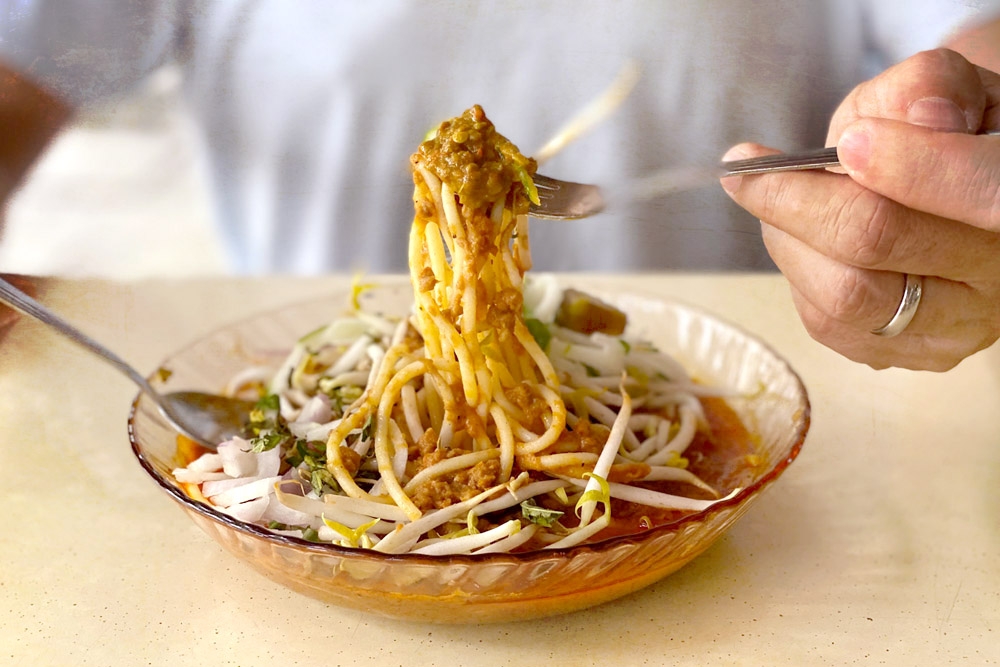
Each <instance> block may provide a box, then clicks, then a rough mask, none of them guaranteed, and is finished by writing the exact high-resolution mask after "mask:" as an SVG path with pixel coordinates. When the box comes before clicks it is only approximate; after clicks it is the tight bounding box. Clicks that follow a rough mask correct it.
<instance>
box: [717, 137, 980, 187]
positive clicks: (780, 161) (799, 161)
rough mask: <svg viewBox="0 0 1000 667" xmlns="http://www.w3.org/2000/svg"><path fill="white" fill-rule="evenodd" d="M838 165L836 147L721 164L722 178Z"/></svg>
mask: <svg viewBox="0 0 1000 667" xmlns="http://www.w3.org/2000/svg"><path fill="white" fill-rule="evenodd" d="M979 134H981V135H989V136H996V135H1000V130H987V131H985V132H980V133H979ZM839 164H840V160H839V159H838V158H837V147H836V146H830V147H829V148H819V149H816V150H811V151H800V152H796V153H779V154H778V155H765V156H763V157H751V158H747V159H745V160H732V161H730V162H722V163H721V164H720V165H719V166H720V167H721V168H722V171H723V176H736V175H737V174H766V173H768V172H771V171H795V170H798V169H823V168H824V167H835V166H837V165H839Z"/></svg>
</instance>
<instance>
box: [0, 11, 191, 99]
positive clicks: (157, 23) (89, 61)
mask: <svg viewBox="0 0 1000 667" xmlns="http://www.w3.org/2000/svg"><path fill="white" fill-rule="evenodd" d="M181 1H182V0H174V1H160V2H149V1H138V2H93V1H92V0H0V60H2V61H3V62H4V63H5V64H7V65H8V66H10V67H13V68H14V69H16V70H18V71H20V72H22V73H23V74H24V75H26V76H28V77H30V78H31V79H33V80H34V81H36V82H37V83H39V84H40V85H42V86H44V87H45V88H47V89H49V90H50V91H51V92H53V93H54V94H55V95H57V96H58V97H60V98H61V99H62V100H63V101H65V102H67V103H68V104H70V105H71V106H74V107H78V106H82V105H85V104H87V103H88V102H91V101H94V100H96V99H99V98H101V97H105V96H107V95H109V94H114V93H118V92H121V91H123V90H127V89H128V88H130V87H131V86H133V85H135V84H136V83H137V82H138V81H140V80H141V79H142V78H143V77H144V76H145V75H147V74H148V73H149V72H151V71H152V70H154V69H155V68H156V67H158V66H159V65H161V64H163V63H165V62H167V61H168V60H170V59H171V58H172V57H173V56H174V55H175V50H176V48H177V44H178V41H179V39H180V36H181V34H182V31H183V26H182V24H181V19H182V17H183V16H184V13H183V11H182V8H181V7H179V5H180V3H181Z"/></svg>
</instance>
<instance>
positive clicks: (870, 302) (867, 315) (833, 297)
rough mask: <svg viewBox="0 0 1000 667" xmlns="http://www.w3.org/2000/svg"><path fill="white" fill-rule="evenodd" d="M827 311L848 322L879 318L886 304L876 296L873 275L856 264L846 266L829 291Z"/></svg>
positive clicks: (830, 314) (840, 320) (837, 319)
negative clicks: (855, 265)
mask: <svg viewBox="0 0 1000 667" xmlns="http://www.w3.org/2000/svg"><path fill="white" fill-rule="evenodd" d="M827 295H828V296H827V298H828V301H827V304H826V308H825V311H826V313H827V314H828V315H829V317H830V318H831V319H833V320H834V321H837V322H846V323H855V322H862V323H866V324H867V323H869V322H872V321H876V320H878V317H879V314H880V313H882V312H883V311H884V310H885V304H884V303H882V300H881V299H879V298H877V297H876V293H875V290H874V289H873V285H872V279H871V275H870V274H869V273H868V272H867V271H865V270H863V269H859V268H857V267H854V266H849V267H846V268H845V269H844V270H843V271H841V272H840V273H839V275H838V276H837V277H836V279H835V282H834V283H833V284H832V285H831V286H830V289H829V291H828V292H827Z"/></svg>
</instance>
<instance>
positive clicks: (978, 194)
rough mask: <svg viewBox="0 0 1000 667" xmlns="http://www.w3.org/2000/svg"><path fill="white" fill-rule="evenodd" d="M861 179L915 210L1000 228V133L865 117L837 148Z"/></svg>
mask: <svg viewBox="0 0 1000 667" xmlns="http://www.w3.org/2000/svg"><path fill="white" fill-rule="evenodd" d="M837 153H838V156H839V158H840V163H841V165H842V166H843V167H844V169H845V170H846V171H847V174H848V175H849V176H850V177H851V178H852V179H853V180H854V181H856V182H857V183H859V184H860V185H862V186H864V187H865V188H868V189H869V190H872V191H873V192H876V193H878V194H880V195H883V196H884V197H887V198H888V199H890V200H892V201H895V202H898V203H899V204H902V205H903V206H906V207H908V208H910V209H914V210H916V211H923V212H926V213H930V214H933V215H937V216H940V217H942V218H945V219H950V220H958V221H960V222H963V223H966V224H969V225H972V226H975V227H979V228H980V229H984V230H987V231H990V232H1000V137H992V136H977V135H969V134H958V133H953V132H935V131H933V130H929V129H927V128H922V127H917V126H914V125H910V124H908V123H900V122H897V121H889V120H879V119H874V118H868V119H862V120H859V121H857V122H855V123H854V124H853V125H851V126H849V127H848V128H847V129H846V130H845V132H844V135H843V136H842V137H841V140H840V142H839V144H838V147H837Z"/></svg>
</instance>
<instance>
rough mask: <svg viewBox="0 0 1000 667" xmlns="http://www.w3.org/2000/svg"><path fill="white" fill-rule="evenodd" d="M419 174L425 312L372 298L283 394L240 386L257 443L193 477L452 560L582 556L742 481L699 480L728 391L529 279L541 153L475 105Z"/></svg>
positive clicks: (316, 528)
mask: <svg viewBox="0 0 1000 667" xmlns="http://www.w3.org/2000/svg"><path fill="white" fill-rule="evenodd" d="M411 163H412V171H413V179H414V220H413V225H412V227H411V229H410V239H409V266H410V281H411V285H412V289H413V297H414V304H413V310H412V313H411V315H410V316H409V317H407V318H404V319H402V320H398V321H393V320H391V319H389V318H386V317H383V316H379V315H374V314H371V313H366V312H364V311H363V309H361V308H360V307H359V306H356V307H355V309H354V312H353V313H352V314H351V315H349V316H345V317H343V318H338V319H337V320H335V321H334V322H333V323H331V324H330V325H329V326H327V327H325V328H323V329H321V330H319V331H317V332H313V333H312V334H310V335H308V336H306V337H305V338H303V339H302V340H300V341H299V344H298V345H296V348H295V350H293V352H292V353H291V355H290V356H289V357H288V359H287V360H286V362H285V364H284V365H283V366H282V368H281V369H280V370H279V372H278V373H277V374H276V375H274V376H273V377H272V378H270V380H269V381H268V382H267V384H266V385H265V384H264V382H265V378H264V377H260V376H257V375H255V372H254V371H253V370H252V369H251V370H249V371H248V372H247V373H246V374H243V375H241V377H239V378H236V379H234V381H233V382H232V383H231V384H232V390H233V392H234V393H236V392H241V391H243V392H245V391H247V390H250V391H258V392H259V393H261V394H263V395H264V398H263V399H261V402H260V403H259V404H258V409H257V410H255V414H254V415H253V420H252V424H253V429H254V434H253V437H251V438H249V439H247V440H243V439H239V438H238V439H235V440H234V441H232V442H229V443H223V445H221V446H220V448H219V452H218V454H205V455H204V456H202V457H201V458H200V459H197V460H195V461H194V462H192V463H190V464H189V465H188V466H187V467H185V468H182V469H179V470H177V471H175V476H177V478H178V480H179V481H181V482H184V483H187V484H188V485H189V487H190V491H191V492H192V493H197V494H198V495H200V496H201V497H204V498H205V499H207V500H208V501H209V502H211V503H212V504H215V505H217V506H219V507H221V508H222V511H224V512H227V513H229V514H231V515H233V516H236V517H237V518H241V519H243V520H248V521H253V522H256V523H259V524H263V525H267V526H268V527H270V528H271V529H272V530H276V531H278V532H282V533H285V534H289V535H293V536H301V537H305V538H306V539H314V540H318V541H327V542H333V543H336V544H341V545H346V546H352V547H363V548H371V549H374V550H376V551H384V552H387V553H403V552H417V553H426V554H442V555H443V554H451V553H482V552H489V551H512V550H518V549H526V548H543V547H564V546H571V545H573V544H578V543H581V542H585V541H589V540H593V539H600V536H601V532H602V531H604V530H605V529H607V528H609V527H611V526H612V515H613V513H615V514H616V513H618V509H621V510H622V516H623V517H626V519H622V520H623V521H625V522H626V524H627V526H626V525H625V524H622V525H621V526H618V529H619V530H626V531H627V530H633V531H634V530H639V529H642V528H648V527H650V526H651V525H654V524H656V523H658V522H663V521H665V520H669V519H670V518H675V517H676V516H679V515H680V514H681V513H689V512H694V511H699V510H702V509H704V508H706V507H708V505H710V504H711V503H712V502H713V501H714V500H715V499H717V498H718V496H719V495H720V493H719V492H720V491H723V490H731V489H732V488H734V487H735V486H738V482H739V477H738V475H736V476H733V475H730V476H729V477H728V478H725V479H722V478H720V479H719V480H715V483H716V484H717V485H719V484H721V485H722V486H725V487H726V488H725V489H721V488H719V489H717V488H715V487H713V486H710V485H709V484H708V483H706V482H705V481H703V480H702V479H701V477H700V476H699V475H697V474H695V472H693V471H691V470H687V469H686V468H687V464H688V459H687V458H685V453H686V452H687V450H688V448H689V447H691V448H692V451H695V452H697V450H698V447H700V446H702V445H706V444H708V445H711V444H712V434H711V432H710V430H709V429H707V427H706V424H707V422H706V414H705V405H709V404H711V401H712V400H717V399H711V398H706V396H707V395H710V394H711V393H712V389H711V388H706V387H701V386H699V385H697V384H696V383H694V382H693V381H691V380H690V379H689V378H688V377H687V376H686V374H685V373H684V371H683V369H682V368H681V367H680V366H679V364H677V362H676V361H674V360H673V359H671V358H670V357H669V356H667V355H665V354H663V353H661V352H659V351H657V350H656V349H655V348H653V347H652V346H651V345H650V344H649V343H646V342H643V341H641V340H634V339H632V338H629V337H627V336H624V335H623V329H624V325H625V320H624V315H623V314H622V313H620V312H619V311H617V310H616V309H614V308H613V307H611V306H608V305H606V304H603V303H601V302H599V301H598V300H596V299H593V298H592V297H588V296H587V295H584V294H581V293H579V292H575V291H573V290H563V289H562V288H560V287H559V286H558V285H557V284H556V283H555V281H554V280H553V279H552V278H550V277H548V276H541V277H535V278H533V279H531V280H528V279H527V277H526V272H527V271H528V270H529V269H530V268H531V252H530V246H529V242H528V208H529V205H530V203H531V202H532V201H533V200H534V201H537V194H536V192H535V189H534V185H533V183H532V180H531V179H532V176H533V175H534V172H535V169H536V164H535V162H534V160H531V159H530V158H526V157H524V156H523V155H521V153H520V152H519V151H518V149H517V147H516V146H514V145H513V144H512V143H511V142H510V141H508V140H507V139H505V138H504V137H502V136H501V135H500V134H498V133H497V132H496V130H495V128H494V127H493V124H492V123H491V122H490V121H489V120H488V119H487V118H486V116H485V114H484V113H483V110H482V109H481V108H480V107H478V106H474V107H472V108H471V109H469V110H468V111H466V112H465V113H464V114H462V115H461V116H459V117H457V118H453V119H451V120H449V121H446V122H444V123H442V124H441V126H440V127H439V128H438V130H437V132H436V133H435V135H434V136H433V137H432V138H430V139H428V140H426V141H425V142H424V143H422V144H421V145H420V147H419V149H418V150H417V152H416V153H415V154H414V155H413V156H412V158H411ZM714 405H715V409H716V410H718V409H720V405H721V401H719V402H717V403H716V404H714ZM744 453H746V452H744ZM213 457H214V458H213ZM247 457H250V458H247ZM699 457H701V454H699ZM701 458H704V457H701ZM746 458H747V460H748V461H749V460H750V459H751V457H746ZM710 469H711V468H710V467H706V468H705V470H710ZM233 471H239V474H232V473H233ZM252 485H256V486H254V487H253V489H254V490H253V492H249V491H247V492H246V493H240V492H239V489H241V488H245V487H250V486H252ZM220 499H221V500H220ZM613 499H614V501H613ZM612 502H614V505H612ZM613 507H615V508H617V509H615V510H614V512H613V511H612V508H613ZM629 522H631V523H629Z"/></svg>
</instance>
